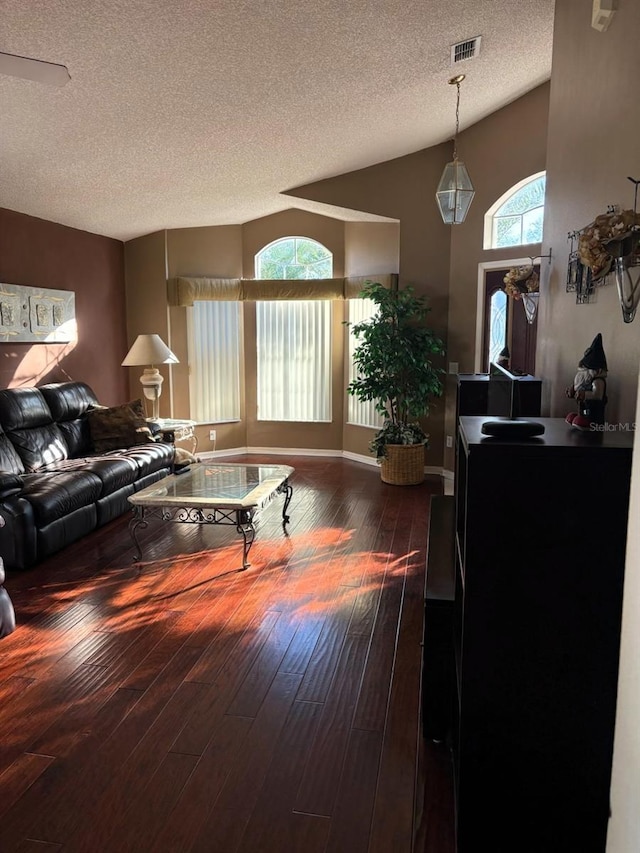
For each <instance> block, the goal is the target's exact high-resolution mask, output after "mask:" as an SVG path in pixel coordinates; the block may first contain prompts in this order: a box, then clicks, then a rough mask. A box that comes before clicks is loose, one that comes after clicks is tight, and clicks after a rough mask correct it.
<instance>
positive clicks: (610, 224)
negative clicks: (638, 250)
mask: <svg viewBox="0 0 640 853" xmlns="http://www.w3.org/2000/svg"><path fill="white" fill-rule="evenodd" d="M639 227H640V213H636V212H635V211H633V210H622V211H618V210H611V211H609V212H608V213H602V214H600V216H596V218H595V219H594V220H593V222H592V223H590V224H589V225H587V227H586V228H583V229H582V231H580V235H579V239H578V256H579V257H580V261H581V262H582V263H583V264H584V265H585V266H588V267H589V268H590V270H591V276H592V278H593V280H594V281H599V280H601V279H602V278H604V277H605V276H606V275H607V273H608V272H609V271H610V270H611V267H612V265H613V259H614V258H615V257H618V256H619V255H620V253H621V252H622V251H624V249H623V246H624V241H625V240H626V238H628V237H629V236H630V235H631V234H632V232H633V231H634V230H635V229H636V228H639Z"/></svg>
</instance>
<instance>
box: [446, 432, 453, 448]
mask: <svg viewBox="0 0 640 853" xmlns="http://www.w3.org/2000/svg"><path fill="white" fill-rule="evenodd" d="M447 447H453V436H452V435H448V436H447Z"/></svg>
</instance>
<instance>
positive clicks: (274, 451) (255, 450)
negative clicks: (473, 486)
mask: <svg viewBox="0 0 640 853" xmlns="http://www.w3.org/2000/svg"><path fill="white" fill-rule="evenodd" d="M245 453H246V454H247V455H251V454H253V455H258V454H259V455H261V456H262V455H264V456H331V457H334V458H337V459H339V458H342V459H350V460H351V461H352V462H360V463H361V464H362V465H370V466H373V467H374V468H377V467H378V463H377V462H376V460H375V458H374V457H373V456H364V455H363V454H361V453H352V452H351V451H350V450H318V449H316V448H311V447H306V448H305V447H290V448H289V447H230V448H227V449H225V450H203V451H202V452H201V453H197V454H196V455H197V456H198V458H199V459H201V460H202V461H203V462H204V461H206V460H208V459H221V458H222V457H224V456H240V455H242V454H245ZM424 473H425V474H430V475H431V476H435V477H442V479H443V480H445V481H448V480H451V481H452V482H453V471H447V470H446V469H444V468H442V467H440V466H438V465H426V466H425V469H424Z"/></svg>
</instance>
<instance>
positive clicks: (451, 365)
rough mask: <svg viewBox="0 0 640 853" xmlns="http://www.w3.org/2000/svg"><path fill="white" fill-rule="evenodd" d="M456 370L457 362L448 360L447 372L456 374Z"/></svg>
mask: <svg viewBox="0 0 640 853" xmlns="http://www.w3.org/2000/svg"><path fill="white" fill-rule="evenodd" d="M457 372H458V362H457V361H450V362H449V373H453V374H456V373H457Z"/></svg>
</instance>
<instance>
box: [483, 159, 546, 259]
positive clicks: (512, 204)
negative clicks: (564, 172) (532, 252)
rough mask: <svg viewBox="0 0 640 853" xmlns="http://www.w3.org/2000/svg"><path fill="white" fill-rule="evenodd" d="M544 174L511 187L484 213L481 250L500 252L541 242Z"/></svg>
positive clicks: (541, 173) (533, 176) (539, 173)
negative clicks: (510, 247)
mask: <svg viewBox="0 0 640 853" xmlns="http://www.w3.org/2000/svg"><path fill="white" fill-rule="evenodd" d="M545 184H546V173H545V172H538V174H536V175H532V176H531V177H529V178H525V179H524V180H523V181H520V182H519V183H517V184H515V186H513V187H511V188H510V189H509V190H507V192H506V193H504V195H502V196H501V197H500V198H499V199H498V200H497V201H496V203H495V204H494V205H492V206H491V207H490V208H489V210H488V211H487V212H486V214H485V218H484V248H485V249H502V248H506V247H508V246H526V245H527V244H529V243H541V242H542V228H543V224H544V194H545Z"/></svg>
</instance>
